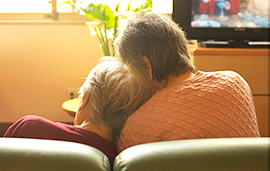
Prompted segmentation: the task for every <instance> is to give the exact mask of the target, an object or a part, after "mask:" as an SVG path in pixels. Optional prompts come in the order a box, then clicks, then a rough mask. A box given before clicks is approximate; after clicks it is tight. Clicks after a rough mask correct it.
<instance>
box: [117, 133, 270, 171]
mask: <svg viewBox="0 0 270 171" xmlns="http://www.w3.org/2000/svg"><path fill="white" fill-rule="evenodd" d="M268 153H269V138H219V139H196V140H177V141H164V142H156V143H149V144H142V145H137V146H133V147H130V148H128V149H126V150H124V151H122V152H121V153H120V154H119V155H118V156H117V157H116V159H115V163H114V170H115V171H124V170H125V171H138V170H147V171H181V170H183V171H194V170H196V171H211V170H213V171H216V170H219V171H222V170H224V171H228V170H229V171H242V170H243V171H254V170H260V171H268Z"/></svg>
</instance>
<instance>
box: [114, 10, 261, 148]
mask: <svg viewBox="0 0 270 171" xmlns="http://www.w3.org/2000/svg"><path fill="white" fill-rule="evenodd" d="M114 47H115V52H116V55H117V56H118V57H119V58H121V59H122V60H123V61H125V62H126V63H129V64H131V65H132V66H134V67H137V68H140V70H141V71H142V72H145V73H148V74H149V77H150V79H149V80H148V81H149V82H151V83H152V84H153V85H154V87H155V88H156V90H158V92H157V93H156V94H155V95H153V96H152V97H151V98H150V99H149V100H148V101H147V102H146V103H144V104H143V105H142V106H141V107H140V108H139V109H138V110H137V111H135V112H134V113H133V114H132V115H131V116H130V117H129V118H128V119H127V121H126V124H125V126H124V128H123V129H122V132H121V134H120V137H119V139H118V141H117V146H118V150H119V152H120V151H122V150H124V149H126V148H128V147H130V146H134V145H138V144H143V143H150V142H158V141H169V140H183V139H199V138H225V137H259V136H260V134H259V129H258V123H257V118H256V112H255V107H254V101H253V96H252V92H251V89H250V87H249V85H248V84H247V82H246V81H245V80H244V79H243V78H242V77H241V76H240V75H239V74H237V73H236V72H233V71H216V72H204V71H195V67H194V66H193V64H192V62H191V59H190V56H189V52H188V47H187V39H186V37H185V33H184V32H183V31H182V30H181V28H180V27H179V26H178V25H177V24H176V23H175V22H173V21H172V19H170V18H169V17H167V16H164V15H161V14H155V13H147V14H140V15H135V16H133V17H130V18H128V19H127V21H126V23H125V25H124V26H123V28H122V29H121V30H120V31H119V32H118V36H117V37H116V39H115V41H114ZM221 62H222V61H221Z"/></svg>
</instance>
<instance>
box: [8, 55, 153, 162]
mask: <svg viewBox="0 0 270 171" xmlns="http://www.w3.org/2000/svg"><path fill="white" fill-rule="evenodd" d="M147 77H149V76H148V75H147V74H143V73H140V72H139V71H138V70H137V69H136V68H134V67H132V68H131V67H130V66H129V65H128V64H123V63H122V62H120V61H118V60H117V59H115V58H112V57H111V58H110V57H107V58H106V59H105V60H103V62H101V63H100V64H99V65H97V66H96V67H94V68H93V69H92V70H91V72H90V74H89V75H88V78H87V79H86V81H85V82H84V84H83V85H82V87H81V88H80V91H79V92H80V95H81V98H82V99H81V102H80V106H79V109H78V111H77V113H76V116H75V119H74V126H73V125H68V124H64V123H59V122H53V121H50V120H47V119H45V118H43V117H40V116H34V115H29V116H25V117H23V118H21V119H19V120H18V121H16V122H15V123H14V124H13V125H11V126H10V127H9V128H8V130H7V131H6V133H5V135H4V137H17V138H37V139H51V140H62V141H71V142H77V143H82V144H86V145H90V146H93V147H95V148H97V149H99V150H101V151H102V152H103V153H104V154H105V155H107V156H108V158H109V160H110V164H111V166H112V164H113V161H114V158H115V156H116V155H117V150H116V148H115V144H114V141H115V139H116V138H117V137H118V135H119V134H120V131H121V129H122V127H123V126H124V123H125V121H126V119H127V118H128V116H129V115H131V114H132V113H133V112H134V111H135V110H136V109H137V108H139V107H140V106H141V105H142V104H143V103H144V102H145V101H147V100H148V99H149V98H150V97H151V96H152V95H153V93H154V90H153V88H152V86H151V84H150V83H149V82H148V81H146V80H147V79H149V78H147Z"/></svg>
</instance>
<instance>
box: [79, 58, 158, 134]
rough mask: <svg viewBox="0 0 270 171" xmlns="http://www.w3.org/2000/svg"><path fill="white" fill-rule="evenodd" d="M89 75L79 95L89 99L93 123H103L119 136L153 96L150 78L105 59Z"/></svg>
mask: <svg viewBox="0 0 270 171" xmlns="http://www.w3.org/2000/svg"><path fill="white" fill-rule="evenodd" d="M102 60H103V61H102V62H101V63H100V64H99V65H97V66H96V67H94V68H93V69H92V70H91V72H90V73H89V75H88V77H87V79H86V81H85V82H84V84H83V85H82V86H81V88H80V91H79V93H80V95H81V96H83V95H85V94H88V95H89V104H88V105H90V111H89V114H90V117H91V120H92V123H93V124H95V125H98V124H99V123H103V124H105V125H107V126H109V127H110V128H111V129H112V132H113V138H117V136H118V135H119V134H120V132H121V130H122V128H123V126H124V124H125V121H126V119H127V118H128V117H129V116H130V115H131V114H132V113H133V112H134V111H135V110H136V109H138V108H139V107H140V106H141V105H142V104H143V103H145V102H146V101H147V100H148V99H149V98H150V97H151V96H152V95H153V94H154V93H155V91H154V88H153V87H152V85H151V83H150V82H149V81H148V80H149V75H148V74H146V73H142V72H140V71H139V70H138V69H136V67H130V66H129V65H128V64H124V63H123V62H121V61H120V60H117V59H116V58H114V57H106V58H103V59H102Z"/></svg>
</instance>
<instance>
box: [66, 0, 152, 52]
mask: <svg viewBox="0 0 270 171" xmlns="http://www.w3.org/2000/svg"><path fill="white" fill-rule="evenodd" d="M107 1H109V0H107ZM110 1H111V2H112V1H113V0H110ZM114 1H118V2H116V4H115V8H114V9H113V10H112V9H111V7H110V6H109V5H108V4H107V3H105V2H101V0H90V1H89V0H81V1H75V2H74V0H68V1H65V2H63V3H62V4H68V5H71V6H74V7H75V8H76V9H77V10H78V12H79V13H80V14H83V15H85V16H86V17H88V18H89V19H90V20H91V21H92V22H91V23H90V24H88V27H89V28H90V29H91V30H92V31H93V32H94V33H95V34H96V35H97V36H98V38H99V42H100V45H101V47H102V50H103V52H104V55H105V56H113V54H111V53H110V48H109V47H110V45H109V44H110V43H109V41H108V40H109V39H114V37H115V35H116V33H117V31H118V29H119V23H120V22H121V21H120V20H121V19H125V18H126V17H127V15H125V14H126V13H130V12H132V13H135V12H141V11H142V10H145V11H151V9H152V0H144V2H143V3H141V4H139V5H138V6H136V7H133V6H132V4H133V3H134V1H138V0H128V3H127V5H126V7H125V8H124V11H120V10H119V9H120V6H121V4H122V3H123V1H124V0H114ZM62 4H61V5H62ZM112 49H113V47H112Z"/></svg>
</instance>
